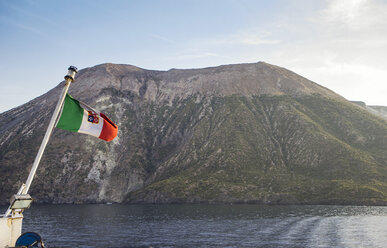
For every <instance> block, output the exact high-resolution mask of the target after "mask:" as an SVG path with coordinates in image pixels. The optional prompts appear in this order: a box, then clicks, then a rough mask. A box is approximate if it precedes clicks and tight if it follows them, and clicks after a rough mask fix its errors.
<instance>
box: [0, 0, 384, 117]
mask: <svg viewBox="0 0 387 248" xmlns="http://www.w3.org/2000/svg"><path fill="white" fill-rule="evenodd" d="M258 61H264V62H267V63H270V64H274V65H278V66H281V67H285V68H287V69H289V70H292V71H294V72H296V73H297V74H299V75H302V76H304V77H306V78H308V79H310V80H312V81H314V82H316V83H318V84H320V85H323V86H325V87H327V88H329V89H331V90H333V91H335V92H336V93H338V94H340V95H342V96H344V97H345V98H346V99H348V100H358V101H364V102H366V104H367V105H384V106H387V0H270V1H264V0H162V1H157V0H154V1H151V0H137V1H136V0H127V1H124V0H122V1H118V0H110V1H106V0H103V1H100V0H67V1H59V0H18V1H12V0H0V113H2V112H4V111H6V110H9V109H11V108H14V107H17V106H19V105H21V104H23V103H26V102H27V101H29V100H32V99H34V98H35V97H38V96H40V95H42V94H44V93H45V92H47V91H48V90H50V89H52V88H53V87H55V86H56V85H57V84H58V83H59V82H60V81H62V79H63V76H64V75H65V74H66V73H67V68H68V66H69V65H74V66H77V67H78V68H79V69H83V68H86V67H92V66H94V65H97V64H102V63H119V64H131V65H135V66H138V67H141V68H145V69H154V70H168V69H171V68H181V69H187V68H203V67H210V66H218V65H222V64H236V63H255V62H258Z"/></svg>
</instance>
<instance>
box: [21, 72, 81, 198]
mask: <svg viewBox="0 0 387 248" xmlns="http://www.w3.org/2000/svg"><path fill="white" fill-rule="evenodd" d="M77 72H78V71H77V68H76V67H74V66H70V67H69V68H68V73H67V75H66V76H65V77H64V78H65V80H66V83H65V87H64V88H63V90H62V94H61V96H60V98H59V101H58V103H57V104H56V108H55V110H54V113H53V114H52V117H51V121H50V124H49V125H48V128H47V131H46V134H45V135H44V138H43V141H42V144H41V145H40V148H39V151H38V154H37V155H36V158H35V161H34V164H33V165H32V168H31V171H30V174H29V175H28V178H27V181H26V183H25V187H24V189H23V190H22V193H23V194H27V193H28V190H29V189H30V186H31V183H32V180H33V179H34V176H35V173H36V170H37V169H38V165H39V162H40V159H41V158H42V155H43V152H44V149H45V148H46V145H47V143H48V140H49V139H50V136H51V133H52V131H53V129H54V127H55V122H56V120H57V118H58V114H59V112H60V110H61V107H62V105H63V102H64V99H65V97H66V93H67V91H68V90H69V87H70V84H71V83H72V82H73V81H74V77H75V74H76V73H77Z"/></svg>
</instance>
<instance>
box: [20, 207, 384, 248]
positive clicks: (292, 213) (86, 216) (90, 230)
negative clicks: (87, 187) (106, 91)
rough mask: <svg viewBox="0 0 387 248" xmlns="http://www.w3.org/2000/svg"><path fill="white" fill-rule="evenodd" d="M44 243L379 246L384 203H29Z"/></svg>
mask: <svg viewBox="0 0 387 248" xmlns="http://www.w3.org/2000/svg"><path fill="white" fill-rule="evenodd" d="M24 216H25V219H24V223H23V232H26V231H34V232H37V233H39V234H40V235H41V236H42V238H43V241H44V242H45V244H46V247H48V248H50V247H273V248H274V247H275V248H280V247H287V248H289V247H290V248H291V247H327V248H328V247H329V248H331V247H374V248H376V247H380V248H385V247H387V207H367V206H262V205H116V204H112V205H36V204H33V205H32V206H31V208H30V209H28V210H26V212H25V214H24Z"/></svg>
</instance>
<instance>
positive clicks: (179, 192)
mask: <svg viewBox="0 0 387 248" xmlns="http://www.w3.org/2000/svg"><path fill="white" fill-rule="evenodd" d="M60 88H61V85H59V86H58V87H56V88H54V89H53V90H51V91H50V92H48V93H47V94H45V95H43V96H41V97H39V98H37V99H35V100H33V101H31V102H29V103H27V104H25V105H22V106H20V107H18V108H15V109H13V110H10V111H7V112H5V113H3V114H0V189H1V192H0V200H1V201H3V202H4V201H6V200H7V198H8V197H9V196H10V195H11V194H12V193H14V192H15V191H16V189H17V188H18V187H19V185H20V184H21V183H22V182H23V181H24V180H25V178H26V177H27V174H28V169H29V168H30V166H31V164H32V162H33V159H34V156H35V154H36V151H37V149H38V146H39V144H40V141H41V139H42V137H43V134H44V131H45V128H46V126H47V123H48V119H49V117H50V115H51V113H52V110H53V106H54V104H55V101H56V99H57V97H58V94H59V92H60ZM70 94H71V95H73V96H74V97H76V98H78V99H80V100H82V101H84V102H86V103H88V104H90V105H92V106H96V108H97V109H99V110H101V111H103V112H105V113H106V114H107V115H108V116H110V117H111V119H112V120H114V121H116V122H117V124H118V125H119V133H118V138H117V139H116V140H114V141H113V142H111V143H106V142H103V141H99V140H97V139H95V138H93V137H88V136H84V135H79V134H73V133H69V132H65V131H62V130H56V131H55V133H54V135H53V137H52V139H51V141H50V143H49V145H48V147H47V150H46V152H45V154H44V156H43V159H42V163H41V166H40V168H39V170H38V174H37V178H36V179H35V181H34V182H33V186H32V192H31V194H32V195H33V196H34V197H35V198H36V199H37V201H40V202H54V203H64V202H66V203H71V202H105V201H113V202H132V203H138V202H140V203H142V202H147V203H158V202H262V203H343V204H385V203H386V202H387V183H386V182H387V180H386V179H387V178H386V177H387V163H386V161H387V154H386V151H387V149H386V148H387V123H386V121H385V120H383V119H380V118H377V117H375V116H374V115H371V114H369V113H368V112H367V111H366V110H363V109H361V108H358V107H357V106H354V105H353V104H352V103H350V102H348V101H346V100H345V99H343V98H342V97H340V96H339V95H337V94H335V93H334V92H332V91H330V90H328V89H326V88H324V87H321V86H319V85H317V84H315V83H313V82H311V81H309V80H307V79H305V78H303V77H301V76H299V75H297V74H295V73H293V72H290V71H288V70H286V69H284V68H280V67H277V66H273V65H269V64H266V63H262V62H260V63H256V64H240V65H225V66H219V67H212V68H205V69H192V70H176V69H173V70H169V71H149V70H143V69H141V68H137V67H134V66H128V65H113V64H103V65H99V66H95V67H92V68H87V69H84V70H82V71H80V72H79V73H78V75H77V79H76V82H75V83H74V84H73V85H72V86H71V88H70ZM17 171H20V172H21V173H20V174H17V173H16V172H17Z"/></svg>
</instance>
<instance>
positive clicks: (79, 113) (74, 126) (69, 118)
mask: <svg viewBox="0 0 387 248" xmlns="http://www.w3.org/2000/svg"><path fill="white" fill-rule="evenodd" d="M82 118H83V108H81V106H80V105H79V102H78V101H77V100H75V99H74V98H72V97H71V96H70V95H69V94H66V98H65V102H64V106H63V111H62V115H61V116H60V119H59V122H58V124H57V125H56V127H57V128H60V129H64V130H68V131H72V132H78V130H79V128H80V127H81V123H82Z"/></svg>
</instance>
